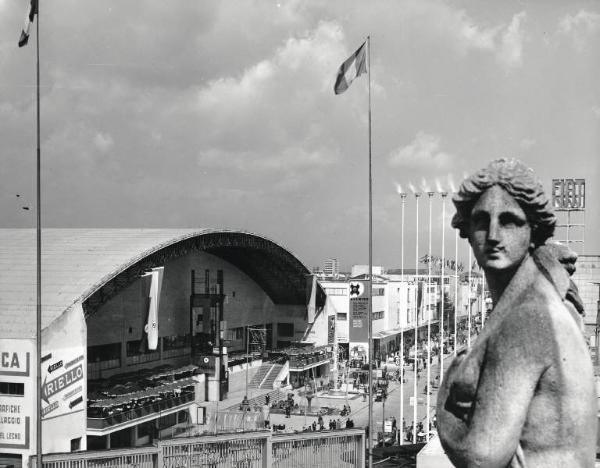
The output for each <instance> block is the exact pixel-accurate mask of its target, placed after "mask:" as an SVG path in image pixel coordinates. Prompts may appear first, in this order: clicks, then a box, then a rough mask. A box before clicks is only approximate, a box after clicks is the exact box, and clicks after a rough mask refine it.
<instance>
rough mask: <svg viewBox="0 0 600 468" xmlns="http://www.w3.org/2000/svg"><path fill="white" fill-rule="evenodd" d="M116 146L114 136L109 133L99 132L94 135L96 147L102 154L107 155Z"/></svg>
mask: <svg viewBox="0 0 600 468" xmlns="http://www.w3.org/2000/svg"><path fill="white" fill-rule="evenodd" d="M114 144H115V142H114V140H113V138H112V136H110V134H108V133H102V132H97V133H96V135H94V145H95V146H96V148H98V150H99V151H100V152H102V153H106V152H107V151H108V150H110V149H111V148H112V147H113V145H114Z"/></svg>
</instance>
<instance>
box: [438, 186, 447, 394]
mask: <svg viewBox="0 0 600 468" xmlns="http://www.w3.org/2000/svg"><path fill="white" fill-rule="evenodd" d="M441 195H442V272H441V278H440V283H441V286H440V291H441V298H442V307H441V309H442V310H441V319H442V320H441V322H440V341H441V343H440V384H441V383H442V380H444V312H445V311H444V291H445V284H444V273H445V271H444V268H445V267H446V258H445V256H446V255H445V254H446V197H447V196H448V193H447V192H441ZM446 326H447V325H446Z"/></svg>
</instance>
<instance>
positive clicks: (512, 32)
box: [429, 3, 527, 70]
mask: <svg viewBox="0 0 600 468" xmlns="http://www.w3.org/2000/svg"><path fill="white" fill-rule="evenodd" d="M429 9H430V10H431V12H432V15H431V17H432V18H435V20H436V22H437V23H438V24H439V25H440V26H437V27H438V28H441V31H440V33H441V34H442V35H443V36H446V40H447V39H450V40H451V41H452V42H453V43H454V44H455V46H456V48H457V50H458V51H459V53H461V54H465V55H466V54H468V53H470V52H474V51H480V52H486V53H489V54H491V55H493V56H494V57H495V59H496V60H497V62H498V63H499V64H500V65H501V66H502V67H504V68H506V69H508V70H510V69H512V68H514V67H518V66H520V65H522V62H523V42H524V39H525V32H524V30H523V27H522V25H523V22H524V21H525V18H526V16H527V15H526V13H525V12H524V11H522V12H520V13H516V14H515V15H513V17H512V19H511V21H510V23H508V24H505V23H501V24H496V25H482V24H478V23H477V22H476V21H475V20H474V19H473V18H471V17H470V16H469V15H468V14H467V13H466V12H465V11H464V10H453V9H451V8H450V7H449V6H447V5H445V4H435V3H434V4H430V5H429Z"/></svg>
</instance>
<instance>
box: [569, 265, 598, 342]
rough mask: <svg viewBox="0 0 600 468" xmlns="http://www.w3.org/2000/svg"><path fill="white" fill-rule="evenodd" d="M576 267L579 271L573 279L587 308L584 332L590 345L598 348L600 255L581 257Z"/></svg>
mask: <svg viewBox="0 0 600 468" xmlns="http://www.w3.org/2000/svg"><path fill="white" fill-rule="evenodd" d="M575 265H576V267H577V270H576V271H575V273H574V274H573V277H572V279H573V282H574V283H575V284H576V285H577V288H578V289H579V296H580V297H581V300H582V301H583V305H584V308H585V317H584V325H585V330H584V332H585V335H586V337H588V339H589V340H590V344H591V345H592V346H596V345H597V344H598V343H596V341H597V340H596V338H595V335H596V322H597V316H598V311H599V310H600V302H599V300H600V290H599V289H600V255H580V256H579V257H578V259H577V263H576V264H575ZM592 337H594V338H592Z"/></svg>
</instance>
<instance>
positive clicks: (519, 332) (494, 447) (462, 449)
mask: <svg viewBox="0 0 600 468" xmlns="http://www.w3.org/2000/svg"><path fill="white" fill-rule="evenodd" d="M523 313H524V314H528V313H527V312H523ZM528 315H529V314H528ZM531 315H535V314H531ZM521 318H522V317H518V319H517V320H515V321H508V323H506V326H504V327H502V328H500V329H499V330H498V331H497V335H496V336H494V337H491V338H490V340H489V343H488V345H487V349H486V352H485V356H484V358H483V361H482V363H481V370H480V377H479V381H478V385H477V390H476V394H475V397H474V400H473V402H472V404H471V406H470V408H469V409H468V410H467V411H466V412H465V413H464V417H461V414H460V413H457V412H456V411H455V410H453V409H452V405H450V406H449V405H445V406H446V409H445V410H444V413H443V414H441V415H438V421H439V420H440V419H441V420H442V421H440V422H442V423H443V426H442V425H441V426H440V438H441V439H442V443H443V445H444V448H445V449H446V452H447V453H448V455H449V457H450V459H451V460H452V461H453V462H454V463H455V464H457V466H465V467H483V466H485V467H490V468H492V467H505V466H507V465H508V464H509V462H510V460H511V458H512V456H513V455H514V453H515V451H516V449H517V446H518V444H519V439H520V437H521V432H522V429H523V425H524V423H525V420H526V416H527V410H528V408H529V404H530V402H531V399H532V397H533V394H534V391H535V388H536V385H537V382H538V380H539V378H540V376H541V375H542V373H543V372H544V371H545V369H546V368H547V366H548V363H547V362H546V358H545V353H544V351H543V341H544V340H543V339H540V337H539V329H538V330H536V327H535V322H536V320H535V319H534V317H525V318H524V319H523V320H520V319H521ZM538 326H539V322H538ZM536 335H538V336H536ZM452 390H453V389H452V384H451V383H450V382H449V384H448V386H447V387H446V388H445V389H444V390H443V393H445V395H440V396H441V398H442V399H445V400H444V401H445V402H446V403H447V402H452V399H453V397H452ZM442 399H440V403H442ZM440 406H441V405H440ZM438 410H439V409H438Z"/></svg>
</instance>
